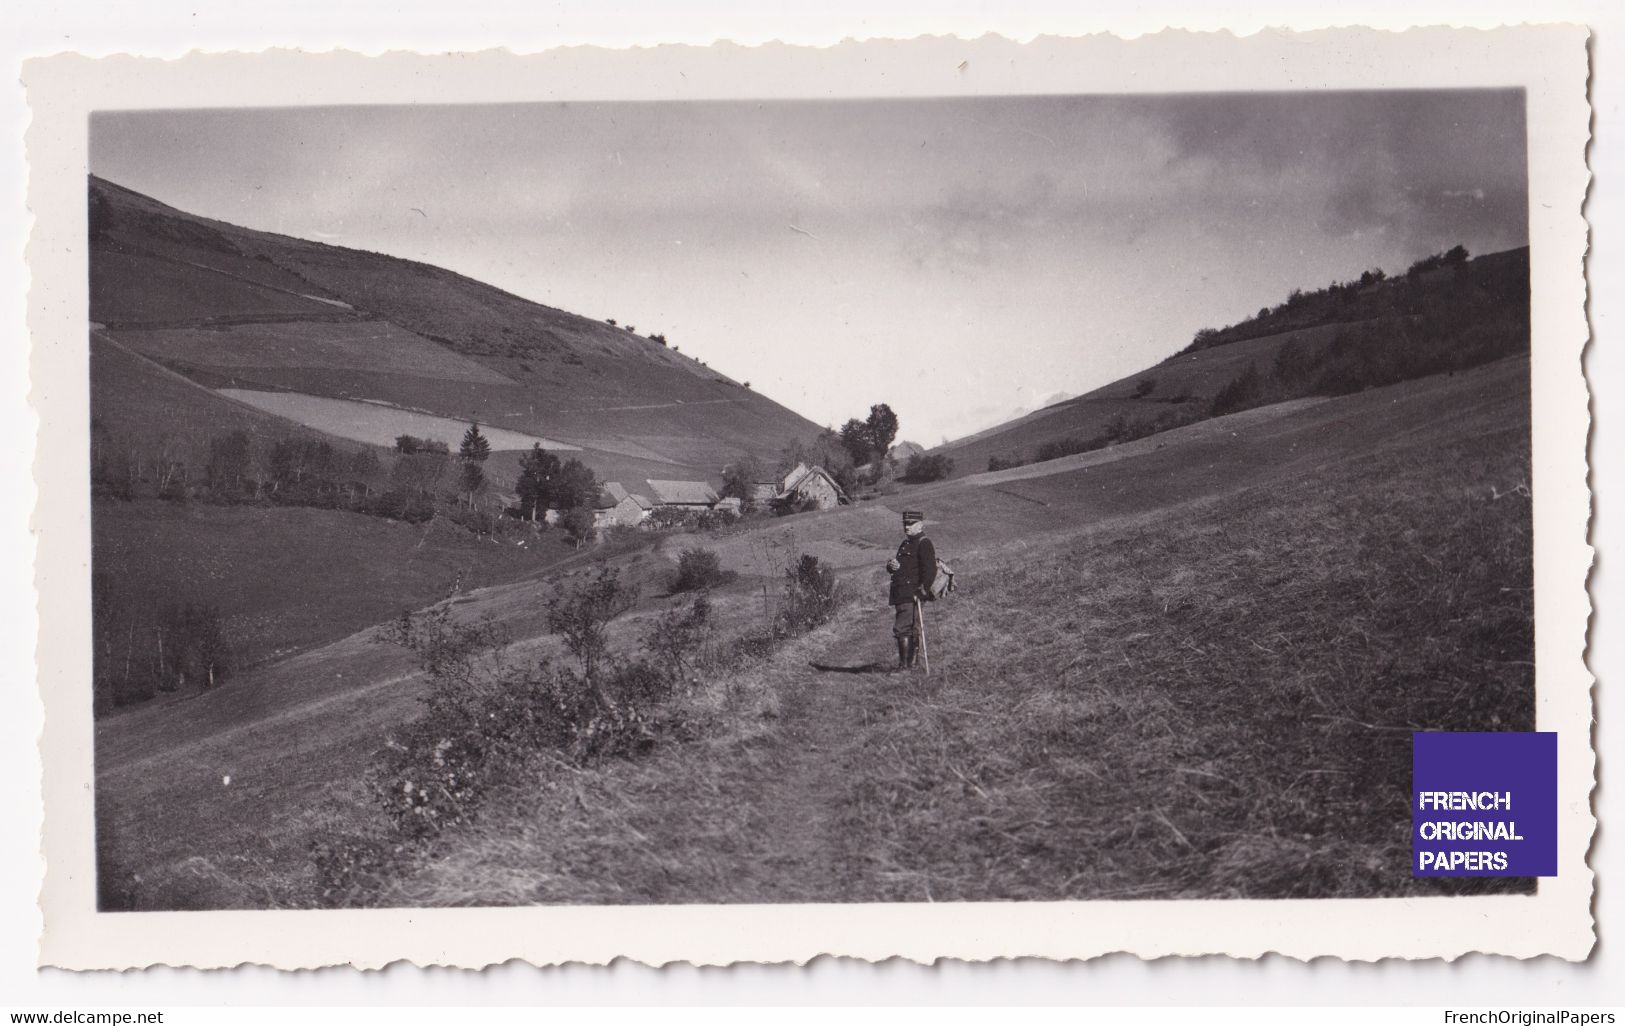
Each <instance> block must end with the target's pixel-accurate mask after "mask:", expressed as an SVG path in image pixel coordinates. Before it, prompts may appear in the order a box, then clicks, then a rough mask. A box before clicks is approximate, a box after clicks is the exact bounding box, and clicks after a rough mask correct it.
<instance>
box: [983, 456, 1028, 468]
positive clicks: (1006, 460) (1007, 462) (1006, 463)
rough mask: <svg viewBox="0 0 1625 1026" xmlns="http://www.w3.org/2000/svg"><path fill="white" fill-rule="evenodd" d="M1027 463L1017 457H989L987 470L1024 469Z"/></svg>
mask: <svg viewBox="0 0 1625 1026" xmlns="http://www.w3.org/2000/svg"><path fill="white" fill-rule="evenodd" d="M1026 465H1027V461H1026V460H1024V459H1022V458H1021V457H1019V456H989V457H988V458H987V469H988V470H1009V469H1010V468H1012V467H1024V466H1026Z"/></svg>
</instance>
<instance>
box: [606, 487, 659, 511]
mask: <svg viewBox="0 0 1625 1026" xmlns="http://www.w3.org/2000/svg"><path fill="white" fill-rule="evenodd" d="M627 500H631V501H632V502H634V503H636V504H637V506H638V508H639V509H654V507H655V504H654V503H652V502H650V501H649V499H648V497H647V496H643V495H639V494H638V493H637V492H630V491H627V489H626V486H625V485H623V484H621V483H620V482H619V481H606V482H604V487H603V488H602V489H600V490H599V492H598V501H597V502H596V503H594V505H593V508H594V509H614V508H615V507H616V506H619V505H620V504H621V503H623V502H626V501H627Z"/></svg>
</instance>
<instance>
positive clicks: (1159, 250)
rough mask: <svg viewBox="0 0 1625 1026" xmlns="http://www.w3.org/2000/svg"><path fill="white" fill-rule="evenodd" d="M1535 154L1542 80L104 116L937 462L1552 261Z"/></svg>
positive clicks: (239, 202)
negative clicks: (1529, 88)
mask: <svg viewBox="0 0 1625 1026" xmlns="http://www.w3.org/2000/svg"><path fill="white" fill-rule="evenodd" d="M1524 138H1525V134H1524V110H1523V97H1522V94H1521V93H1520V92H1513V91H1451V92H1425V93H1418V92H1389V93H1332V94H1324V93H1323V94H1258V93H1254V94H1225V95H1207V96H1140V97H1088V96H1083V97H1020V98H986V99H941V100H908V101H891V100H885V101H876V100H863V101H831V102H823V101H816V102H815V101H808V102H783V101H775V102H768V103H760V104H757V103H750V102H739V103H723V102H718V103H670V104H626V103H606V104H580V103H572V104H546V105H543V104H524V105H512V106H479V107H346V108H321V109H316V108H286V109H275V110H230V111H201V110H200V111H156V112H139V113H122V112H121V113H109V114H100V115H97V116H96V117H94V118H93V120H92V126H91V169H92V171H94V172H95V173H96V174H99V175H102V176H104V177H106V178H109V179H111V180H113V181H115V182H117V183H119V184H121V185H125V186H128V187H129V188H132V189H135V190H137V191H139V192H144V193H147V194H148V195H151V196H153V197H155V198H157V199H159V200H162V201H164V202H166V203H169V204H171V205H173V206H176V207H179V208H181V209H183V210H188V211H192V212H194V213H199V214H204V215H208V216H211V217H217V218H220V219H223V220H226V221H231V222H234V223H236V224H242V225H247V226H249V227H253V228H263V229H269V230H273V231H279V232H284V233H286V234H289V235H295V236H300V237H304V238H312V239H318V240H323V241H327V242H332V243H334V244H337V245H344V246H355V247H359V248H363V249H370V250H376V251H380V252H385V253H392V254H396V255H398V256H403V257H409V258H412V259H415V260H423V261H427V262H429V263H434V264H439V265H441V266H444V267H449V268H452V269H454V270H456V271H459V272H461V273H464V274H467V275H469V276H471V277H474V278H478V279H481V280H483V281H487V282H490V283H492V284H494V285H497V286H499V287H501V288H504V289H507V290H509V291H512V292H515V293H517V294H519V295H522V296H526V297H529V298H532V299H535V300H538V301H541V302H544V303H547V304H549V305H552V306H556V307H561V308H563V309H566V310H571V311H574V312H576V313H580V314H584V315H586V316H589V317H597V318H604V317H614V318H616V319H618V320H619V321H620V322H621V323H622V324H627V323H630V324H633V325H636V326H637V328H638V330H639V331H640V332H641V333H648V332H651V331H658V332H663V333H664V334H665V335H667V336H668V337H669V338H670V340H671V341H672V342H673V343H674V344H676V345H679V346H681V347H682V349H683V351H684V352H685V353H691V354H693V355H695V356H698V357H700V358H702V359H704V360H706V361H708V362H709V363H710V364H711V365H712V366H713V367H716V368H717V369H719V370H722V371H724V372H725V373H728V374H730V375H731V376H733V377H735V378H739V379H742V380H748V381H750V382H751V383H752V385H753V387H755V388H756V389H757V390H758V391H761V392H763V393H765V394H767V395H769V396H771V397H773V398H774V399H777V400H778V401H780V402H782V403H784V404H785V405H787V406H790V407H791V408H793V409H795V410H797V411H798V412H800V413H803V414H805V415H806V416H808V417H810V418H812V419H813V420H815V421H819V422H821V423H827V424H834V425H839V424H840V423H841V422H842V421H844V420H845V419H846V418H847V417H850V416H862V415H863V414H864V413H866V412H867V410H868V407H869V405H870V404H871V403H874V402H887V403H890V404H891V405H892V407H893V408H894V409H895V410H896V411H897V412H898V414H899V416H900V418H901V420H902V430H901V434H900V437H903V438H908V439H912V440H916V441H920V442H924V443H927V444H935V443H937V442H940V441H941V440H942V439H943V438H944V437H956V436H959V435H962V434H965V433H967V432H970V431H974V430H977V429H979V428H982V427H986V426H988V425H989V424H991V423H994V422H996V421H999V420H1002V419H1005V418H1006V417H1008V416H1009V415H1011V414H1012V413H1013V412H1015V411H1016V410H1018V409H1024V408H1032V407H1034V406H1036V405H1039V404H1040V403H1041V402H1042V401H1043V400H1044V399H1046V398H1048V397H1050V396H1052V395H1054V394H1055V393H1057V392H1062V391H1065V392H1068V393H1079V392H1083V391H1087V390H1088V389H1090V388H1092V387H1095V386H1097V385H1100V384H1104V383H1106V382H1109V381H1111V380H1113V379H1115V378H1118V377H1121V376H1122V375H1124V374H1128V373H1131V372H1133V371H1136V370H1139V369H1141V368H1143V367H1145V366H1147V365H1148V364H1151V363H1154V362H1156V361H1157V360H1160V359H1161V358H1163V357H1164V356H1167V355H1168V354H1169V353H1171V352H1173V351H1174V350H1176V349H1178V348H1180V347H1181V346H1183V345H1184V344H1185V343H1186V342H1188V341H1189V339H1190V337H1191V335H1192V334H1193V333H1194V332H1195V331H1196V330H1197V329H1198V328H1201V327H1207V326H1213V327H1217V326H1221V325H1224V324H1228V323H1231V322H1233V321H1236V320H1238V319H1241V318H1243V317H1245V316H1246V315H1248V314H1249V313H1251V312H1253V311H1256V310H1257V309H1258V308H1259V307H1260V306H1263V305H1266V304H1274V303H1276V302H1279V301H1280V300H1281V299H1283V298H1285V296H1286V294H1287V292H1288V291H1290V290H1291V289H1292V288H1294V287H1302V288H1305V289H1311V288H1317V287H1319V286H1321V285H1324V284H1326V283H1327V282H1328V281H1330V280H1332V279H1341V278H1348V277H1352V276H1355V275H1358V273H1359V272H1360V271H1361V270H1362V269H1365V268H1368V267H1382V268H1384V269H1386V270H1388V271H1391V272H1392V271H1397V270H1403V269H1404V267H1405V266H1406V265H1407V264H1409V263H1410V262H1411V261H1414V260H1416V259H1417V258H1418V257H1421V256H1424V255H1426V254H1428V253H1431V252H1436V251H1438V250H1442V249H1445V248H1448V247H1449V246H1452V245H1454V244H1456V243H1462V244H1465V245H1466V246H1467V248H1468V249H1469V250H1471V251H1472V252H1474V253H1488V252H1494V251H1496V250H1500V249H1507V248H1510V247H1514V246H1521V245H1525V244H1526V243H1527V241H1528V234H1527V221H1528V219H1527V214H1526V210H1525V206H1526V195H1527V189H1526V178H1525V159H1524ZM413 208H417V210H414V209H413ZM417 211H422V213H418V212H417Z"/></svg>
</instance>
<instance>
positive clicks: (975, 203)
mask: <svg viewBox="0 0 1625 1026" xmlns="http://www.w3.org/2000/svg"><path fill="white" fill-rule="evenodd" d="M1055 206H1056V187H1055V181H1054V179H1052V178H1050V177H1049V176H1048V175H1045V174H1041V173H1040V174H1034V175H1032V176H1030V177H1029V178H1027V179H1026V180H1025V181H1023V182H1021V183H1020V184H1018V185H1017V186H1015V187H1014V188H1011V189H998V188H994V187H992V186H988V185H983V186H980V187H978V188H967V187H964V186H960V187H958V188H955V189H954V190H953V191H952V192H951V193H950V194H949V196H948V198H947V199H945V200H943V201H942V202H940V203H935V204H932V205H930V206H927V207H921V208H916V209H915V210H913V211H911V212H908V213H906V214H905V215H904V220H905V222H906V223H907V225H908V228H909V234H908V235H907V236H906V237H905V238H906V244H907V247H908V250H909V254H910V256H911V257H912V259H913V260H914V262H915V263H916V264H917V265H920V266H923V267H931V268H945V269H948V270H955V271H963V270H970V269H974V268H977V267H986V266H988V265H989V264H990V263H992V261H993V260H994V259H995V258H996V257H998V256H999V255H1001V254H1002V253H1004V252H1006V251H1008V250H1009V249H1010V248H1011V247H1012V246H1014V245H1015V244H1016V243H1017V242H1018V241H1019V240H1020V239H1022V238H1024V237H1026V236H1027V235H1028V234H1029V233H1030V232H1033V231H1035V230H1038V229H1039V228H1041V227H1042V225H1043V224H1044V223H1045V222H1046V221H1050V220H1053V219H1054V215H1055V213H1056V210H1055Z"/></svg>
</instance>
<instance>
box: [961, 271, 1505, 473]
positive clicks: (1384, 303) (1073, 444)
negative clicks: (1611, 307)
mask: <svg viewBox="0 0 1625 1026" xmlns="http://www.w3.org/2000/svg"><path fill="white" fill-rule="evenodd" d="M1528 278H1529V251H1528V250H1527V249H1518V250H1510V251H1507V252H1504V253H1494V254H1490V255H1488V256H1483V257H1478V258H1476V259H1473V260H1465V259H1463V260H1462V261H1461V262H1455V263H1448V264H1445V263H1429V262H1428V261H1423V262H1420V263H1419V264H1418V265H1417V267H1416V268H1414V269H1413V270H1412V271H1410V272H1408V273H1407V274H1405V275H1402V276H1399V277H1396V278H1392V279H1388V278H1377V277H1374V276H1373V275H1371V274H1368V275H1367V276H1366V280H1364V281H1354V282H1347V283H1339V284H1335V285H1332V286H1329V287H1328V288H1326V289H1323V290H1321V291H1319V292H1315V293H1310V294H1303V293H1294V294H1293V296H1292V297H1290V298H1289V299H1288V300H1287V301H1286V302H1283V303H1282V304H1280V305H1279V306H1277V307H1274V308H1267V309H1264V310H1260V311H1259V313H1258V315H1256V316H1254V317H1251V318H1247V319H1245V320H1243V321H1241V322H1239V323H1237V324H1235V325H1231V326H1228V327H1225V328H1222V329H1217V330H1208V329H1204V330H1203V331H1201V332H1198V333H1197V338H1196V341H1194V342H1193V343H1192V344H1191V345H1190V346H1187V347H1186V348H1185V349H1184V350H1181V351H1180V352H1179V353H1177V354H1175V355H1174V356H1171V357H1169V358H1168V359H1167V360H1164V361H1163V362H1162V363H1160V364H1158V365H1156V366H1154V367H1150V368H1147V369H1146V370H1144V371H1141V372H1140V373H1138V374H1133V375H1130V376H1129V377H1126V378H1123V379H1122V380H1120V381H1115V382H1113V383H1112V384H1110V385H1107V386H1105V387H1103V388H1099V389H1096V390H1094V391H1092V392H1089V393H1087V394H1085V395H1082V396H1079V397H1077V398H1075V399H1070V400H1067V401H1065V402H1062V403H1057V404H1054V405H1052V406H1047V407H1045V408H1044V409H1042V410H1038V411H1036V412H1034V413H1031V414H1028V415H1027V416H1024V417H1020V418H1018V419H1016V420H1013V421H1010V422H1009V423H1007V424H1002V425H999V426H997V427H994V428H990V429H988V430H985V431H981V432H978V433H976V434H974V435H970V436H967V437H965V438H962V439H959V440H956V441H953V442H950V443H948V444H947V445H945V446H943V447H941V448H940V449H938V450H935V451H936V452H940V453H943V454H946V455H948V456H949V457H951V458H952V459H953V460H954V464H955V473H957V474H959V475H966V474H974V473H978V472H981V471H985V470H988V469H991V464H990V462H989V461H990V460H998V461H1000V462H1002V463H1006V464H1010V463H1026V462H1032V461H1034V460H1036V459H1044V458H1050V457H1049V455H1047V454H1046V453H1045V451H1044V450H1045V447H1046V446H1050V447H1053V448H1063V449H1064V448H1071V449H1073V450H1074V451H1076V450H1078V449H1082V448H1098V447H1103V446H1105V445H1108V444H1116V443H1118V442H1119V441H1122V440H1125V439H1128V438H1134V437H1140V436H1143V435H1146V434H1155V433H1160V432H1161V431H1165V430H1169V429H1172V428H1176V427H1179V426H1181V425H1183V424H1188V423H1191V422H1193V421H1196V420H1200V419H1204V418H1206V417H1208V416H1211V415H1214V414H1215V413H1227V412H1233V411H1234V410H1236V409H1242V408H1246V407H1248V406H1256V405H1261V404H1263V403H1266V402H1276V401H1280V400H1285V399H1292V398H1299V397H1303V396H1323V395H1337V394H1343V393H1346V392H1350V391H1358V390H1360V389H1361V388H1366V387H1371V386H1372V385H1380V384H1388V383H1391V382H1393V381H1398V380H1404V379H1406V378H1412V377H1419V376H1423V375H1427V374H1432V373H1436V372H1438V371H1442V370H1447V369H1459V368H1462V367H1469V366H1475V365H1477V364H1479V363H1483V362H1485V361H1487V360H1492V359H1498V358H1500V357H1502V356H1505V355H1509V354H1516V353H1520V352H1527V350H1528V344H1529V343H1528V318H1529V290H1528ZM1283 353H1284V354H1285V355H1283Z"/></svg>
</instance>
